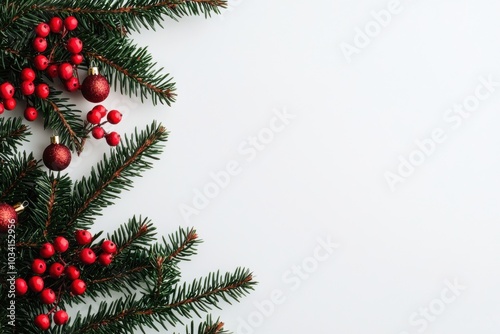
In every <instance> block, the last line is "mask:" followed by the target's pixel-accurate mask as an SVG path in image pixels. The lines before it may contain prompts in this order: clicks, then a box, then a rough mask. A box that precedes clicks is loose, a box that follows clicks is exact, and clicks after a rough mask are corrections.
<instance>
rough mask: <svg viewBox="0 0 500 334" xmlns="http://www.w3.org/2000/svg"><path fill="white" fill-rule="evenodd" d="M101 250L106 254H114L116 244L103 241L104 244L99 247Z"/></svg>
mask: <svg viewBox="0 0 500 334" xmlns="http://www.w3.org/2000/svg"><path fill="white" fill-rule="evenodd" d="M101 248H102V250H103V251H104V252H106V253H110V254H113V253H116V244H115V243H114V242H113V241H111V240H104V242H103V243H102V245H101Z"/></svg>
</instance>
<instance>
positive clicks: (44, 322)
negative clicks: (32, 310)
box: [35, 314, 50, 331]
mask: <svg viewBox="0 0 500 334" xmlns="http://www.w3.org/2000/svg"><path fill="white" fill-rule="evenodd" d="M35 326H36V327H38V328H40V329H41V330H42V331H46V330H47V329H49V328H50V319H49V316H48V315H46V314H39V315H37V316H36V318H35Z"/></svg>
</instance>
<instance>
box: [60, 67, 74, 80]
mask: <svg viewBox="0 0 500 334" xmlns="http://www.w3.org/2000/svg"><path fill="white" fill-rule="evenodd" d="M58 73H59V77H60V78H61V79H62V80H69V78H71V77H72V76H73V65H71V64H70V63H62V64H61V65H59V69H58Z"/></svg>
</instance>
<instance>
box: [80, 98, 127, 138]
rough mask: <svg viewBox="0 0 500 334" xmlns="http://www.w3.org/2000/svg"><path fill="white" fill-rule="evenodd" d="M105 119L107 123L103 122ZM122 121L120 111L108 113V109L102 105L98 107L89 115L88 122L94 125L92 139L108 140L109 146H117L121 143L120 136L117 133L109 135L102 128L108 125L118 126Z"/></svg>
mask: <svg viewBox="0 0 500 334" xmlns="http://www.w3.org/2000/svg"><path fill="white" fill-rule="evenodd" d="M104 117H106V119H107V121H104V122H103V118H104ZM121 120H122V114H121V112H119V111H118V110H111V111H109V112H108V110H107V109H106V107H104V106H103V105H101V104H98V105H96V106H95V107H94V108H92V110H91V111H89V112H88V113H87V121H88V122H89V123H90V124H92V125H93V127H92V129H91V132H92V137H94V138H95V139H102V138H106V142H107V143H108V145H109V146H117V145H118V144H119V143H120V134H118V133H117V132H115V131H112V132H109V133H107V132H106V131H104V129H103V128H102V126H103V125H104V124H106V123H110V124H118V123H120V121H121Z"/></svg>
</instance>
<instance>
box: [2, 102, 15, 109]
mask: <svg viewBox="0 0 500 334" xmlns="http://www.w3.org/2000/svg"><path fill="white" fill-rule="evenodd" d="M3 105H4V106H5V109H7V110H14V109H16V106H17V101H16V99H6V100H4V101H3Z"/></svg>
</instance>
